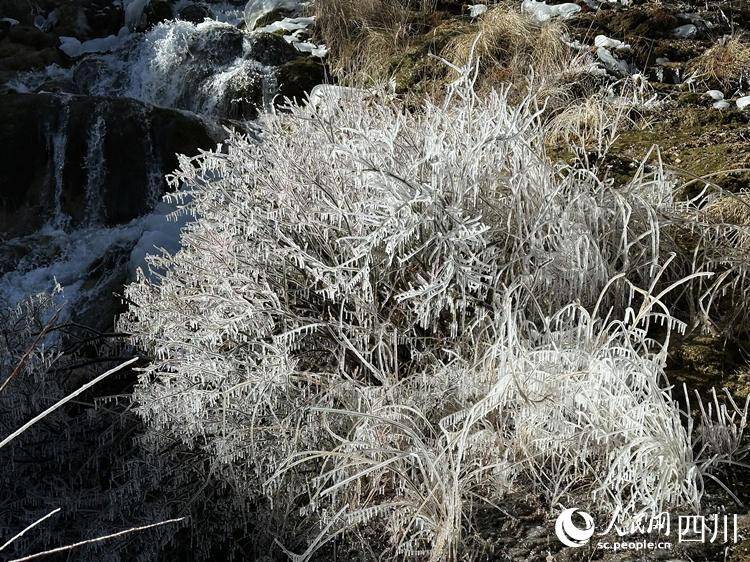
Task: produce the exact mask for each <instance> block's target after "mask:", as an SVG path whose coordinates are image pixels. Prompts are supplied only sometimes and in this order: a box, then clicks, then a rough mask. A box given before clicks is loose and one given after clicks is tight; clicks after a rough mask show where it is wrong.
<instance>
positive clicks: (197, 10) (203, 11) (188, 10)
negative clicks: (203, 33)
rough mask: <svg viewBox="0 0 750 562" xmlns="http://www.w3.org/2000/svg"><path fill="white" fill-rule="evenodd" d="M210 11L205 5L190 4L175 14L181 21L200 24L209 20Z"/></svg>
mask: <svg viewBox="0 0 750 562" xmlns="http://www.w3.org/2000/svg"><path fill="white" fill-rule="evenodd" d="M211 15H212V14H211V10H210V9H209V7H208V6H206V5H205V4H190V5H189V6H186V7H184V8H183V9H182V10H180V11H179V12H178V13H177V17H178V18H179V19H181V20H185V21H189V22H192V23H202V22H203V20H205V19H206V18H211Z"/></svg>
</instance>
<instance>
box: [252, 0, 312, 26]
mask: <svg viewBox="0 0 750 562" xmlns="http://www.w3.org/2000/svg"><path fill="white" fill-rule="evenodd" d="M298 6H299V0H250V1H249V2H248V3H247V4H246V5H245V25H246V26H247V29H255V24H256V23H258V20H259V19H260V18H262V17H263V16H265V15H266V14H267V13H269V12H272V11H274V10H294V9H296V8H297V7H298Z"/></svg>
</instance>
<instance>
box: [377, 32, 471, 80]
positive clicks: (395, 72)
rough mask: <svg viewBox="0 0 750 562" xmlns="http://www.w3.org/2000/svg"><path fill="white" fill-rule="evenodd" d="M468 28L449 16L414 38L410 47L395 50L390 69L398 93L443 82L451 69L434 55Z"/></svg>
mask: <svg viewBox="0 0 750 562" xmlns="http://www.w3.org/2000/svg"><path fill="white" fill-rule="evenodd" d="M466 29H467V27H466V24H465V23H463V22H459V21H456V20H449V21H447V22H444V23H442V24H441V25H439V26H437V27H435V28H434V29H432V30H431V31H429V32H428V33H425V34H423V35H420V36H417V37H414V38H412V40H411V44H410V45H409V46H408V47H407V48H406V49H404V50H403V51H402V52H399V53H396V54H394V55H393V56H392V57H391V58H390V60H389V61H388V64H387V70H386V72H387V74H388V76H390V77H393V79H394V81H395V83H396V84H395V85H396V93H399V94H404V93H409V92H419V91H422V90H424V89H426V88H428V87H429V86H440V85H442V83H443V82H444V81H445V77H446V76H447V74H448V71H449V69H448V67H447V66H446V65H444V64H443V63H441V62H440V61H439V60H437V59H436V58H435V57H433V56H431V55H439V54H440V53H441V52H443V50H444V49H445V47H446V46H447V45H448V43H449V42H450V40H451V39H453V38H454V37H457V36H459V35H461V34H463V33H465V32H466Z"/></svg>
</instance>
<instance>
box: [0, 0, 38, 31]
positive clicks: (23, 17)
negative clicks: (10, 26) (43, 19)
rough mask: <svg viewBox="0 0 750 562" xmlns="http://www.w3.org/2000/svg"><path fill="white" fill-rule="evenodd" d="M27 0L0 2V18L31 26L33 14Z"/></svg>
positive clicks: (5, 0) (3, 0)
mask: <svg viewBox="0 0 750 562" xmlns="http://www.w3.org/2000/svg"><path fill="white" fill-rule="evenodd" d="M32 7H33V5H32V3H31V2H29V1H28V0H0V17H3V18H11V19H14V20H17V21H18V22H19V23H20V24H22V25H32V24H33V22H34V16H35V14H34V12H33V10H32Z"/></svg>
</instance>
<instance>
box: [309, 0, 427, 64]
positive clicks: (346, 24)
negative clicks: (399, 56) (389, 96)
mask: <svg viewBox="0 0 750 562" xmlns="http://www.w3.org/2000/svg"><path fill="white" fill-rule="evenodd" d="M433 11H434V2H433V0H328V1H326V2H316V3H315V16H316V21H317V25H318V28H319V30H320V32H321V34H322V35H323V37H324V38H325V41H326V44H327V45H328V46H329V49H330V53H331V60H332V61H333V65H334V67H333V70H334V72H336V73H337V74H342V75H345V74H348V73H354V72H366V71H368V70H370V69H371V68H377V67H378V66H382V60H383V59H386V58H388V56H389V55H390V54H392V53H393V52H396V51H398V50H399V49H402V48H403V47H404V46H405V45H406V44H408V40H409V37H410V36H412V35H415V34H418V33H419V32H420V30H421V28H425V27H426V24H427V22H426V21H425V18H426V17H428V16H429V15H430V14H432V13H433Z"/></svg>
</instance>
